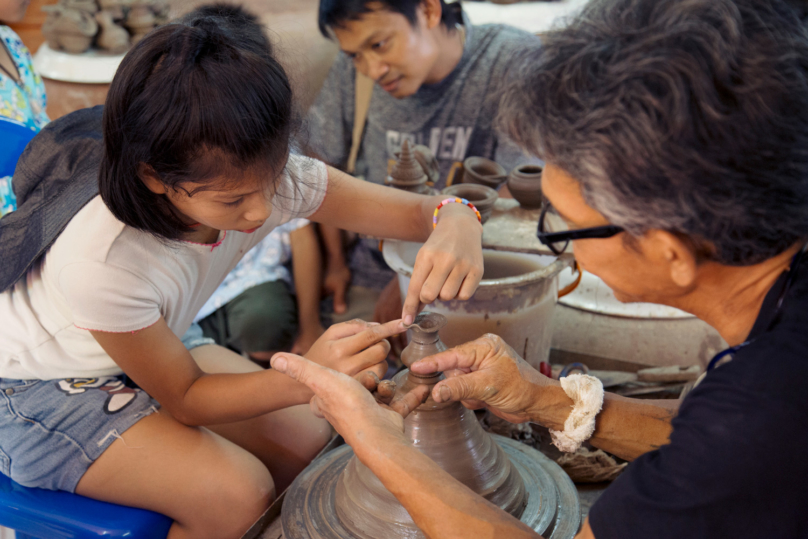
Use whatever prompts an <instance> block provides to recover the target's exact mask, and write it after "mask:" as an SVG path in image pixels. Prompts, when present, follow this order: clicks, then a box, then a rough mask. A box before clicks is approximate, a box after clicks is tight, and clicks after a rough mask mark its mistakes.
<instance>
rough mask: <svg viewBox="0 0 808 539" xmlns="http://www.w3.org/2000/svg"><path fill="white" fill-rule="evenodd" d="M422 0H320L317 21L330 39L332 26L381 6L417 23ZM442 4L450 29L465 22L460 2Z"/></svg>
mask: <svg viewBox="0 0 808 539" xmlns="http://www.w3.org/2000/svg"><path fill="white" fill-rule="evenodd" d="M422 2H423V0H320V12H319V15H318V20H317V23H318V25H319V27H320V32H321V33H322V34H323V35H324V36H325V37H327V38H329V39H330V38H331V37H332V34H331V31H330V30H331V29H332V28H342V27H344V25H345V23H346V22H348V21H355V20H357V19H360V18H361V17H362V15H365V14H366V13H370V12H372V11H375V10H377V9H379V8H381V9H386V10H388V11H392V12H394V13H401V14H402V15H404V16H405V17H406V18H407V20H408V21H410V24H415V22H416V10H417V8H418V6H419V5H421V3H422ZM440 5H441V8H442V12H441V24H443V25H444V26H445V27H446V28H448V29H450V30H451V29H454V27H455V25H457V24H463V12H462V10H461V7H460V2H454V3H451V4H447V3H446V2H444V0H440Z"/></svg>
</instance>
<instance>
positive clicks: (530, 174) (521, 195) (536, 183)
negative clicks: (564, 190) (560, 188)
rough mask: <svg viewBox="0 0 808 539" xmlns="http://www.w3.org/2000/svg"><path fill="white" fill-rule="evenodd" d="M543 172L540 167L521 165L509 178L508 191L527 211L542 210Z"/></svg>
mask: <svg viewBox="0 0 808 539" xmlns="http://www.w3.org/2000/svg"><path fill="white" fill-rule="evenodd" d="M542 170H543V169H542V167H541V166H540V165H519V166H518V167H516V168H515V169H513V170H512V171H511V174H510V175H509V176H508V190H509V191H510V192H511V195H513V198H515V199H516V200H517V202H519V205H520V206H522V207H523V208H525V209H528V210H533V209H536V208H541V204H542V194H541V173H542Z"/></svg>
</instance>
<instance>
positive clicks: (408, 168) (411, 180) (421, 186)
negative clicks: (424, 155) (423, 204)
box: [384, 140, 429, 194]
mask: <svg viewBox="0 0 808 539" xmlns="http://www.w3.org/2000/svg"><path fill="white" fill-rule="evenodd" d="M427 179H428V178H427V175H426V174H425V173H424V169H423V168H422V167H421V164H420V163H419V162H418V160H417V159H416V157H415V154H414V152H413V151H412V150H411V149H410V143H409V141H407V140H405V141H404V144H403V145H402V146H401V152H400V153H399V156H398V161H396V164H395V165H393V170H391V171H390V175H389V176H387V179H386V180H385V182H384V183H386V184H387V185H389V186H391V187H395V188H396V189H401V190H403V191H409V192H411V193H418V194H427V193H428V191H429V186H428V185H426V182H427Z"/></svg>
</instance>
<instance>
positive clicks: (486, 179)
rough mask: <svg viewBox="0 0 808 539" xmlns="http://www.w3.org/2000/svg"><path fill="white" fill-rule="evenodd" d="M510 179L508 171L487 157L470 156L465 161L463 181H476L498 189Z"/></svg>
mask: <svg viewBox="0 0 808 539" xmlns="http://www.w3.org/2000/svg"><path fill="white" fill-rule="evenodd" d="M507 179H508V171H507V170H505V169H504V168H502V166H501V165H499V164H497V163H495V162H494V161H491V160H490V159H486V158H485V157H469V158H468V159H466V160H465V161H463V183H476V184H479V185H484V186H486V187H490V188H491V189H498V188H499V186H500V185H502V184H503V183H505V180H507Z"/></svg>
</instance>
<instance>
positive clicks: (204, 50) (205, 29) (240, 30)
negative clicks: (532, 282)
mask: <svg viewBox="0 0 808 539" xmlns="http://www.w3.org/2000/svg"><path fill="white" fill-rule="evenodd" d="M78 115H90V116H91V113H88V112H87V111H79V112H78V113H76V115H70V116H68V117H66V118H65V119H64V120H59V121H57V122H54V123H53V124H51V126H50V127H48V128H47V129H46V131H47V132H48V137H50V138H48V137H44V135H45V134H46V133H45V132H43V134H42V135H41V136H40V137H37V139H42V140H48V141H54V142H50V144H54V143H56V144H59V143H68V142H69V139H70V137H66V136H61V135H60V134H59V133H60V132H59V131H58V129H59V125H58V124H63V125H68V123H69V122H71V116H73V117H74V118H76V117H80V116H78ZM81 117H83V116H81ZM73 122H74V124H75V120H73ZM70 125H71V126H72V127H71V128H70V129H73V131H75V130H76V127H75V125H73V124H70ZM294 125H295V124H294V114H293V108H292V92H291V89H290V85H289V81H288V79H287V77H286V74H285V73H284V70H283V69H282V67H281V66H280V64H278V62H277V61H276V60H275V58H274V57H273V56H272V54H271V52H270V48H269V44H268V43H267V41H266V38H265V37H263V34H262V33H261V29H260V26H259V24H258V21H257V20H256V19H255V18H254V17H252V16H249V15H247V14H245V13H244V12H243V11H241V10H240V9H238V8H234V7H224V6H214V7H209V8H202V9H198V10H196V11H194V12H192V13H191V14H190V15H189V16H187V17H185V18H184V19H183V20H181V21H180V22H179V23H176V24H171V25H168V26H165V27H162V28H159V29H157V30H155V31H154V32H153V33H151V34H150V35H149V36H147V37H146V38H145V39H144V40H142V41H141V42H140V43H139V44H138V45H136V46H135V48H134V49H133V50H132V51H131V52H130V53H129V54H128V55H127V56H126V58H125V59H124V61H123V62H122V64H121V66H120V68H119V69H118V72H117V74H116V76H115V80H114V81H113V83H112V86H111V87H110V91H109V95H108V98H107V104H106V107H105V109H104V111H103V132H104V137H103V157H102V158H101V163H100V169H99V175H98V184H99V190H100V196H98V197H95V198H94V199H92V200H91V201H90V202H89V203H88V204H87V205H86V206H84V207H83V208H82V209H81V210H79V211H78V212H77V213H76V214H75V216H73V218H72V219H71V220H70V222H69V223H68V224H67V226H66V227H65V228H64V230H63V231H62V232H61V234H60V235H59V236H58V238H57V239H56V240H55V242H54V243H53V245H52V247H51V248H50V249H49V250H48V251H47V254H46V255H45V256H44V258H43V260H42V261H41V262H40V263H38V264H35V265H34V266H33V267H32V268H31V269H30V270H29V271H28V273H27V275H26V276H25V278H24V279H22V280H20V281H19V282H17V283H16V284H15V286H14V287H13V288H11V289H9V290H7V291H5V292H3V293H2V294H0V320H3V324H0V377H2V379H1V380H0V398H2V399H3V406H0V471H2V472H3V473H6V474H9V475H10V476H11V477H12V478H13V479H14V480H16V481H18V482H20V483H22V484H24V485H27V486H37V487H44V488H51V489H62V490H67V491H75V492H77V493H79V494H82V495H85V496H89V497H92V498H96V499H100V500H105V501H110V502H114V503H119V504H125V505H131V506H136V507H142V508H146V509H151V510H154V511H158V512H161V513H163V514H165V515H168V516H169V517H171V518H173V519H174V521H175V522H174V524H173V526H172V528H171V530H170V532H169V537H170V538H171V539H177V538H183V537H193V538H197V539H198V538H205V537H211V538H219V539H221V538H227V537H239V536H240V535H241V534H242V533H243V532H244V531H245V530H246V529H247V528H248V527H249V526H250V525H251V524H252V523H253V522H254V521H255V520H256V518H257V517H258V516H259V515H261V513H262V512H263V511H264V510H265V509H266V507H267V505H268V504H269V503H270V502H271V500H272V499H273V496H274V492H275V491H276V490H281V489H282V488H284V487H285V486H286V485H287V484H288V483H289V481H291V479H292V478H293V477H294V475H295V474H296V473H298V472H299V471H300V470H301V469H302V467H304V466H305V465H306V463H307V462H308V461H310V460H311V459H312V458H313V457H314V456H315V455H316V453H317V452H318V451H319V449H320V448H321V447H322V445H323V444H324V443H325V442H326V440H327V438H328V436H329V433H330V430H329V429H328V427H327V425H325V424H323V423H321V422H320V421H319V420H317V419H316V418H314V417H313V416H312V415H311V414H310V412H309V411H308V410H307V409H306V407H299V406H297V407H296V406H294V405H300V404H304V403H306V402H307V401H308V400H309V399H310V398H311V397H312V394H313V393H312V392H311V391H310V390H308V389H307V388H306V387H305V386H304V385H303V384H301V383H298V382H292V381H291V380H290V379H289V378H287V377H286V376H284V375H283V374H279V373H277V372H275V371H273V370H258V369H257V368H255V367H254V366H253V365H252V364H251V363H249V362H248V361H247V360H246V359H244V358H241V357H239V356H236V355H235V354H233V353H231V352H227V351H226V350H225V349H222V348H219V347H213V346H205V347H200V348H199V349H198V350H195V351H194V352H195V355H194V356H192V354H191V353H189V352H188V351H187V349H186V348H185V347H184V346H183V345H182V343H181V341H180V339H179V338H178V336H180V335H183V334H184V333H185V331H186V330H187V329H188V327H189V326H190V324H191V321H192V320H193V318H194V315H195V314H196V313H197V312H198V311H199V309H200V307H201V306H202V305H203V304H204V303H205V301H206V300H207V298H208V297H209V296H210V294H211V293H212V292H213V291H214V290H215V289H216V287H217V286H218V285H219V283H220V282H221V281H222V279H223V278H224V277H225V276H226V275H227V273H228V272H229V271H230V270H231V269H232V268H233V267H234V266H235V264H236V263H237V262H238V260H239V259H240V257H241V256H242V255H243V254H244V253H246V252H247V251H248V250H249V249H250V248H251V247H253V246H254V245H255V244H257V243H258V242H259V241H261V239H262V238H263V237H265V236H266V235H267V234H268V233H269V232H270V231H271V230H272V229H273V228H275V227H276V226H278V225H280V224H282V223H285V222H287V221H289V220H290V219H292V218H294V217H304V218H305V217H310V218H311V219H312V220H314V221H318V222H325V223H329V224H331V225H334V226H338V227H340V228H344V229H348V230H355V231H357V232H360V233H364V234H374V235H377V236H380V237H389V238H399V239H406V240H412V241H425V242H426V244H425V246H424V248H423V249H422V250H421V252H420V254H419V256H418V261H417V264H416V269H415V272H414V275H413V276H412V281H411V286H410V290H409V294H408V298H407V300H406V301H405V306H404V313H403V315H404V321H405V322H410V321H411V319H412V317H413V316H414V314H415V313H416V312H417V310H418V308H419V302H430V301H432V300H434V299H435V298H436V297H438V296H440V297H441V298H442V299H451V298H454V297H459V298H462V299H465V298H468V297H469V296H470V295H471V294H472V293H473V292H474V290H475V288H476V286H477V284H478V282H479V279H480V277H481V274H482V252H481V247H480V245H481V234H482V227H481V226H480V225H479V222H478V218H477V217H476V216H475V214H474V212H473V211H472V210H471V209H470V208H468V207H466V206H464V205H462V204H447V205H445V206H443V207H442V208H441V209H440V211H439V212H438V215H437V218H436V220H435V225H434V230H433V222H432V216H433V212H434V211H435V208H436V207H437V206H438V204H439V203H440V198H439V197H434V198H433V197H422V196H417V195H410V194H407V193H403V192H400V191H395V190H392V189H388V188H385V187H381V186H377V185H372V184H369V183H365V182H360V181H357V180H355V179H353V178H351V177H349V176H347V175H345V174H342V173H340V172H338V171H336V170H334V169H331V168H328V167H326V166H325V165H324V164H322V163H320V162H317V161H314V160H311V159H308V158H303V157H301V156H298V155H290V138H291V136H292V134H293V131H294ZM64 131H65V132H68V131H70V130H69V129H65V130H64ZM54 133H55V134H54ZM51 134H53V136H51ZM80 135H81V134H79V135H71V136H73V137H76V136H80ZM37 139H35V140H34V141H33V142H32V143H31V145H29V148H28V150H27V152H26V156H27V157H29V159H28V161H27V162H26V163H24V164H25V165H27V166H28V165H30V167H32V169H35V167H36V166H37V165H38V163H41V162H43V161H45V160H44V159H41V157H42V155H40V156H39V157H40V159H37V150H36V146H34V145H36V144H37ZM82 140H83V142H82V143H81V144H79V145H76V147H77V148H84V149H85V150H82V151H86V154H76V153H75V152H73V151H63V152H57V155H58V156H63V157H62V158H63V159H64V160H65V161H68V162H69V163H70V164H74V163H82V162H83V160H85V159H87V155H93V152H94V151H97V150H96V148H97V145H94V144H93V143H92V137H85V138H83V139H82ZM60 141H61V142H60ZM41 146H43V147H44V146H46V145H44V144H43V145H41ZM48 149H49V150H50V151H52V150H53V148H52V147H50V148H44V149H43V151H46V150H48ZM21 166H22V165H21ZM40 166H41V167H42V170H41V172H40V173H41V174H42V175H43V177H46V178H47V177H48V174H55V171H61V170H63V169H62V168H59V166H58V163H57V164H54V163H52V162H51V161H48V162H47V168H45V165H40ZM65 167H68V165H65ZM51 171H54V172H51ZM34 173H36V172H34ZM45 181H47V180H45ZM24 204H25V203H24V202H22V205H21V208H20V209H21V210H22V209H23V205H24ZM401 331H403V327H402V325H401V322H400V321H396V322H391V323H389V324H385V325H383V326H378V325H376V326H372V325H369V324H366V323H363V322H359V321H354V322H348V323H345V324H341V325H337V326H334V327H332V328H331V329H329V330H328V331H327V332H326V333H325V334H324V335H323V336H322V337H321V338H320V339H319V340H318V341H317V342H316V343H315V344H314V345H313V346H312V348H311V350H310V351H309V353H308V354H307V357H308V358H309V359H311V360H312V361H314V362H316V363H318V364H320V365H322V366H325V367H330V368H333V369H336V370H339V371H341V372H343V373H346V374H349V375H354V376H358V375H361V374H362V373H363V372H367V371H368V370H369V371H370V372H373V373H375V374H376V375H381V374H382V372H383V370H384V358H385V356H386V354H387V351H388V349H389V345H388V344H387V342H386V341H385V340H384V339H385V338H386V337H389V336H391V335H393V334H396V333H399V332H401ZM130 380H131V382H133V384H130V383H128V382H129V381H130ZM134 384H136V387H130V385H134ZM158 403H159V404H158ZM158 406H160V409H159V411H158ZM201 426H206V427H207V428H201Z"/></svg>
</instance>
